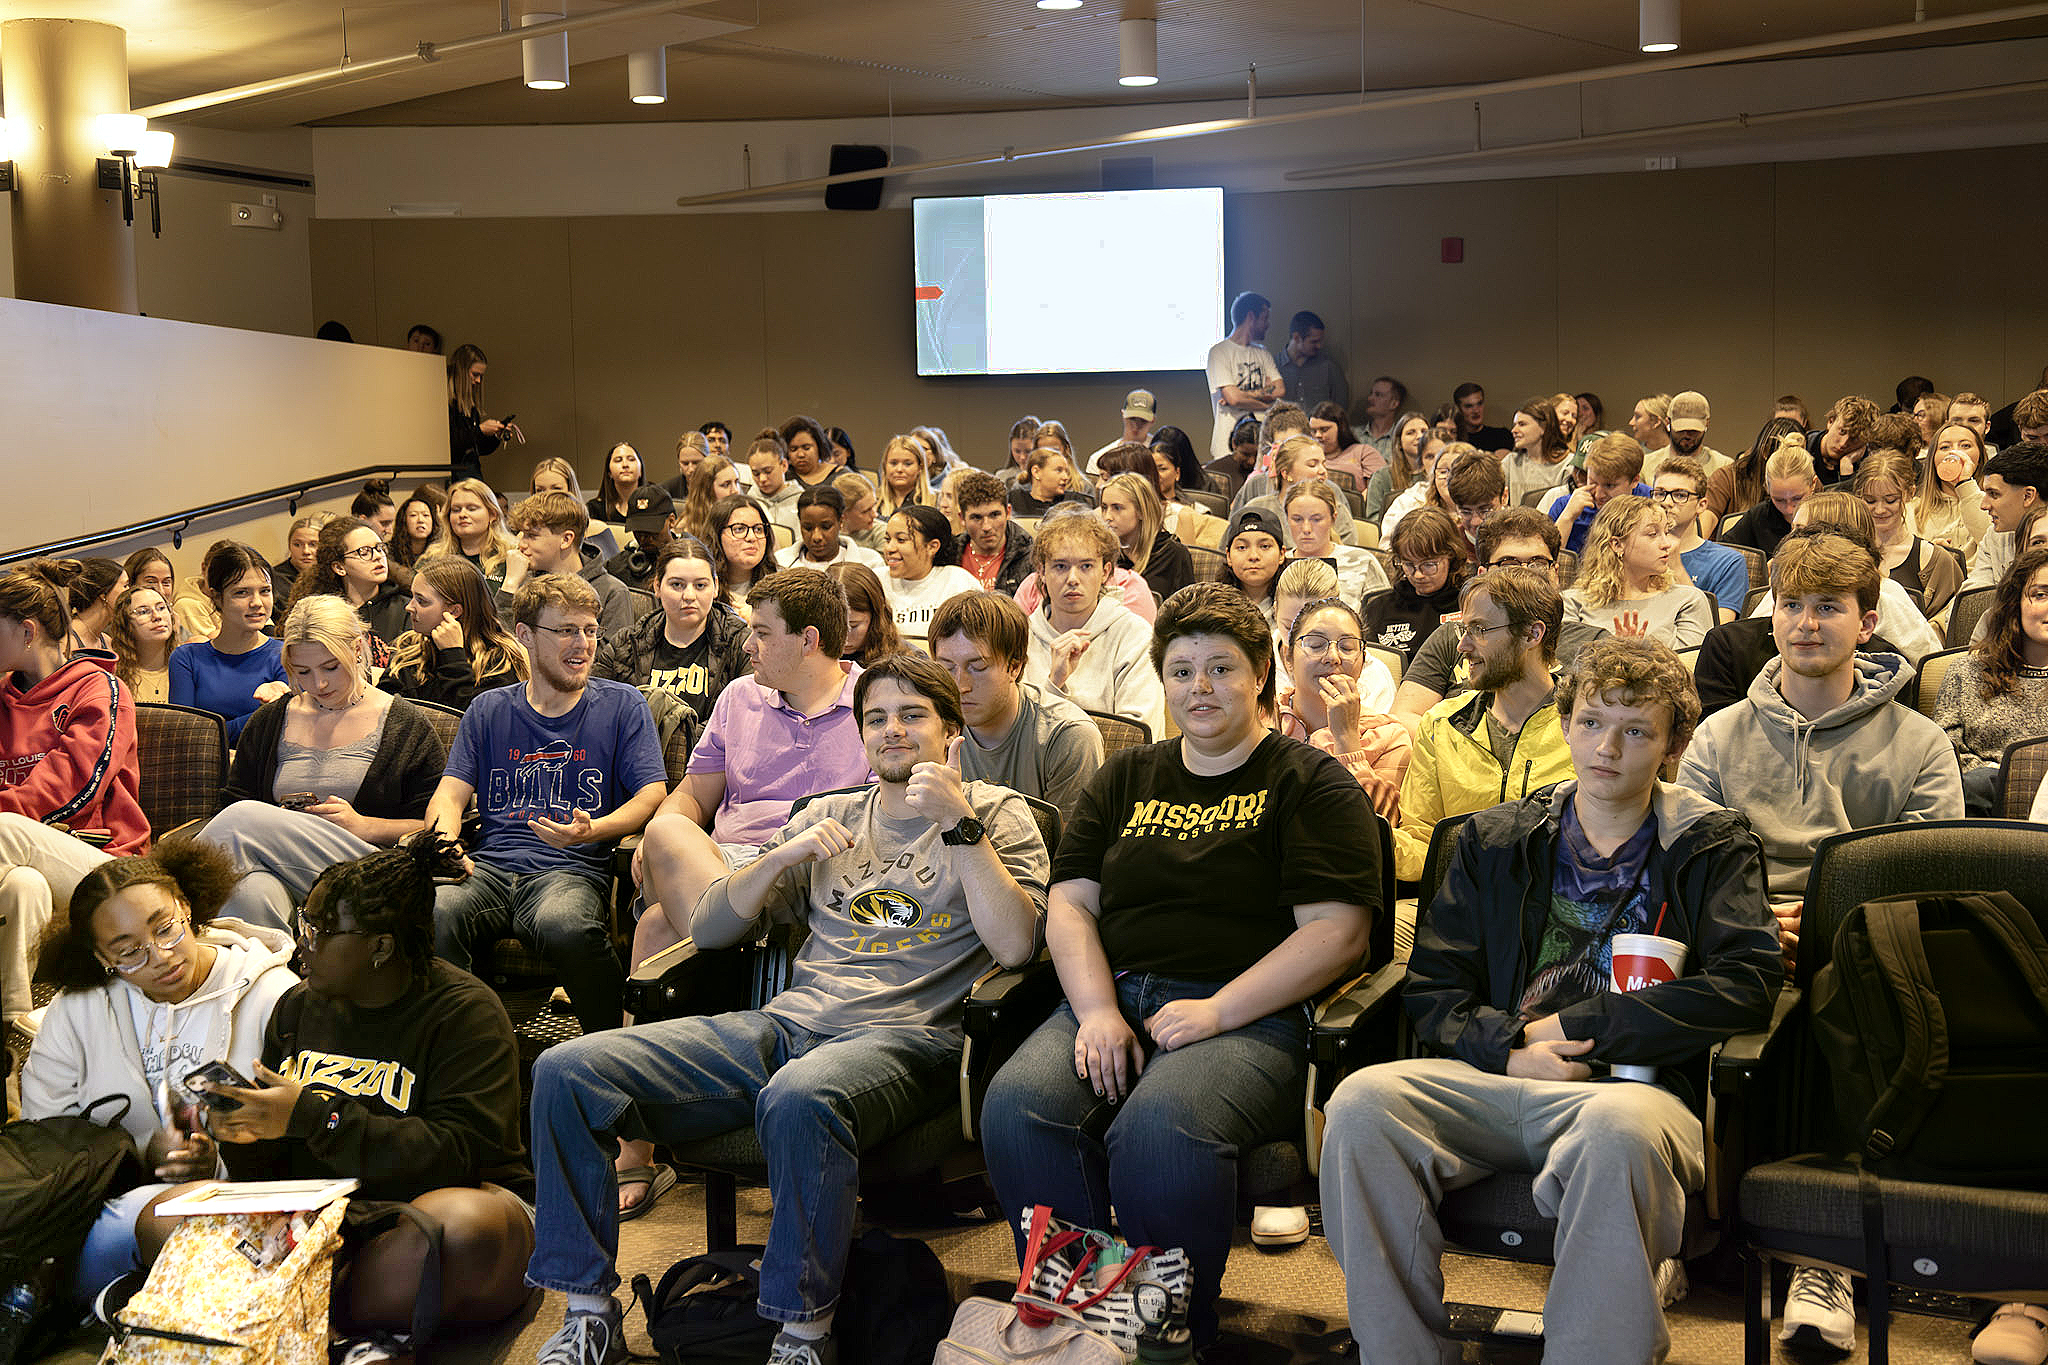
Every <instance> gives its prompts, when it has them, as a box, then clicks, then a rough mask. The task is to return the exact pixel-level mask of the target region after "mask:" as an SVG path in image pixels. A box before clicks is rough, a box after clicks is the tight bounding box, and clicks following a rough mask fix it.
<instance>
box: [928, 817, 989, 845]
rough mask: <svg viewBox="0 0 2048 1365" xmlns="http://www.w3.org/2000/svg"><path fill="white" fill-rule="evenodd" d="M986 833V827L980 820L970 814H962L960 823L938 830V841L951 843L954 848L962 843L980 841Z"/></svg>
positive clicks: (976, 842)
mask: <svg viewBox="0 0 2048 1365" xmlns="http://www.w3.org/2000/svg"><path fill="white" fill-rule="evenodd" d="M986 833H988V829H987V827H986V826H984V825H983V824H982V823H981V821H979V820H977V819H975V818H974V817H973V816H971V815H968V816H963V817H962V818H961V821H960V823H959V824H957V825H955V826H953V828H951V829H942V830H940V831H939V842H940V843H942V844H951V845H953V846H954V847H955V848H958V847H959V846H960V845H962V844H978V843H980V842H981V836H982V835H984V834H986Z"/></svg>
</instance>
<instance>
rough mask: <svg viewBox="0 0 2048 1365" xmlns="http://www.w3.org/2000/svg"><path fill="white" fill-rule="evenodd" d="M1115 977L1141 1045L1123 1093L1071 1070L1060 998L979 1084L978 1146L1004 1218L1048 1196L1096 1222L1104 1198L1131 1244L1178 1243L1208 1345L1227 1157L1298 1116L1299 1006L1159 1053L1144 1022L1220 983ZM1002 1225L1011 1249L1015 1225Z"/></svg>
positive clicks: (1196, 1329) (1226, 1200) (1069, 1215)
mask: <svg viewBox="0 0 2048 1365" xmlns="http://www.w3.org/2000/svg"><path fill="white" fill-rule="evenodd" d="M1116 984H1117V1004H1118V1005H1119V1006H1120V1007H1121V1009H1122V1011H1123V1016H1124V1019H1125V1021H1126V1022H1127V1023H1129V1024H1130V1026H1131V1028H1132V1029H1133V1030H1135V1031H1136V1033H1137V1035H1138V1037H1139V1039H1140V1040H1141V1041H1145V1042H1146V1049H1147V1051H1146V1057H1145V1070H1144V1072H1143V1074H1142V1075H1140V1076H1139V1077H1138V1083H1137V1085H1136V1086H1135V1087H1134V1088H1133V1089H1132V1091H1131V1093H1130V1095H1129V1096H1128V1097H1126V1098H1125V1100H1124V1101H1123V1103H1121V1104H1118V1105H1111V1104H1109V1103H1108V1102H1107V1101H1105V1100H1103V1099H1102V1098H1100V1097H1099V1096H1097V1095H1096V1094H1095V1092H1094V1090H1093V1089H1092V1088H1091V1087H1090V1085H1089V1083H1088V1082H1087V1081H1085V1080H1083V1079H1081V1078H1080V1077H1079V1076H1077V1075H1076V1074H1075V1071H1074V1035H1075V1033H1076V1032H1077V1031H1078V1029H1079V1025H1078V1024H1077V1023H1076V1021H1075V1019H1074V1011H1073V1009H1072V1007H1071V1006H1068V1005H1061V1006H1060V1007H1059V1009H1058V1010H1056V1011H1054V1013H1053V1016H1052V1018H1050V1019H1048V1020H1046V1021H1045V1023H1044V1024H1042V1025H1041V1026H1040V1027H1039V1029H1038V1031H1037V1032H1036V1033H1034V1034H1032V1035H1031V1037H1029V1038H1028V1039H1026V1040H1025V1042H1024V1045H1023V1046H1022V1047H1020V1048H1019V1049H1017V1054H1016V1055H1015V1056H1014V1057H1012V1058H1010V1060H1009V1061H1008V1062H1007V1063H1005V1064H1004V1066H1003V1069H1002V1070H1001V1071H999V1072H997V1073H996V1078H995V1080H994V1081H993V1082H992V1083H991V1084H990V1086H989V1091H988V1099H987V1102H986V1103H985V1104H984V1105H983V1106H982V1119H981V1127H982V1140H981V1145H982V1151H983V1153H984V1154H985V1155H986V1156H987V1158H988V1172H989V1177H990V1179H991V1180H993V1181H994V1183H995V1187H996V1195H997V1198H998V1199H999V1200H1000V1201H1001V1205H1002V1209H1003V1213H1004V1215H1005V1216H1006V1217H1008V1218H1010V1219H1012V1220H1013V1221H1014V1220H1015V1219H1016V1217H1017V1216H1018V1214H1019V1213H1020V1212H1021V1211H1022V1210H1023V1209H1025V1208H1028V1207H1029V1206H1031V1205H1033V1204H1047V1205H1050V1206H1051V1208H1052V1211H1053V1212H1054V1213H1055V1214H1057V1215H1058V1216H1059V1217H1061V1218H1064V1219H1066V1220H1067V1221H1068V1222H1070V1223H1079V1224H1081V1225H1083V1226H1085V1227H1091V1228H1103V1229H1107V1228H1108V1227H1109V1226H1110V1211H1111V1208H1112V1207H1114V1209H1115V1212H1116V1220H1117V1229H1118V1231H1119V1232H1121V1233H1122V1235H1123V1238H1124V1240H1125V1241H1127V1242H1129V1243H1131V1244H1132V1245H1133V1246H1138V1245H1151V1246H1157V1247H1181V1248H1183V1249H1184V1250H1186V1252H1187V1254H1188V1268H1189V1271H1190V1273H1191V1275H1192V1277H1193V1283H1192V1284H1191V1286H1190V1301H1189V1305H1188V1325H1189V1327H1190V1328H1191V1329H1192V1331H1193V1333H1194V1337H1195V1341H1196V1343H1197V1344H1199V1345H1207V1344H1208V1343H1209V1342H1210V1341H1211V1340H1213V1339H1214V1338H1215V1335H1216V1328H1217V1322H1216V1297H1217V1295H1218V1294H1219V1293H1220V1292H1221V1289H1222V1284H1223V1263H1224V1261H1225V1260H1227V1259H1228V1258H1229V1255H1230V1234H1231V1229H1232V1227H1233V1226H1234V1224H1235V1222H1236V1219H1237V1164H1238V1158H1239V1156H1240V1155H1241V1154H1242V1153H1244V1152H1245V1151H1246V1150H1248V1149H1250V1148H1252V1147H1256V1146H1258V1145H1259V1144H1260V1143H1263V1142H1269V1141H1272V1140H1274V1139H1277V1138H1281V1137H1284V1136H1286V1135H1287V1134H1289V1133H1292V1132H1298V1131H1300V1128H1301V1112H1302V1110H1301V1103H1302V1087H1303V1085H1304V1084H1305V1083H1306V1080H1307V1075H1308V1049H1307V1040H1308V1014H1307V1011H1306V1010H1304V1009H1303V1008H1302V1007H1301V1006H1299V1005H1296V1006H1293V1007H1291V1008H1288V1009H1285V1010H1281V1011H1279V1012H1278V1013H1276V1014H1269V1015H1267V1016H1266V1017H1265V1018H1263V1019H1259V1020H1256V1021H1254V1022H1253V1023H1250V1024H1247V1025H1246V1026H1245V1027H1243V1028H1241V1029H1236V1030H1233V1031H1232V1032H1229V1033H1224V1034H1219V1035H1217V1036H1216V1037H1214V1038H1205V1039H1203V1040H1202V1041H1201V1042H1199V1043H1192V1044H1190V1045H1188V1046H1187V1047H1181V1048H1175V1049H1174V1050H1173V1051H1171V1052H1160V1051H1157V1050H1155V1049H1153V1048H1152V1047H1151V1045H1150V1042H1149V1040H1146V1037H1145V1025H1144V1021H1145V1020H1146V1019H1147V1018H1149V1017H1150V1016H1151V1015H1153V1014H1154V1013H1156V1012H1157V1011H1158V1010H1159V1008H1160V1007H1161V1006H1162V1005H1165V1004H1167V1003H1168V1002H1169V1001H1173V1000H1184V999H1189V998H1197V999H1206V998H1207V997H1208V996H1211V995H1214V994H1215V993H1216V991H1217V990H1218V989H1219V988H1220V985H1221V983H1219V982H1206V981H1203V982H1198V981H1178V980H1174V979H1172V978H1169V977H1163V976H1155V975H1152V974H1150V973H1145V972H1125V973H1123V974H1122V975H1120V976H1119V977H1118V978H1117V983H1116ZM1013 1230H1015V1231H1017V1235H1018V1242H1019V1245H1018V1255H1019V1257H1021V1256H1022V1255H1023V1245H1022V1240H1023V1234H1022V1232H1021V1230H1016V1229H1014V1228H1013Z"/></svg>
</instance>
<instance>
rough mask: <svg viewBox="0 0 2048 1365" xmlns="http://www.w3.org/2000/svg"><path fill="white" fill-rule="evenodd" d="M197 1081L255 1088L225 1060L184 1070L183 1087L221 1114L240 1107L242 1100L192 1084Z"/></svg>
mask: <svg viewBox="0 0 2048 1365" xmlns="http://www.w3.org/2000/svg"><path fill="white" fill-rule="evenodd" d="M199 1081H203V1082H205V1083H206V1085H207V1086H216V1085H231V1086H233V1087H235V1088H236V1089H237V1090H254V1089H255V1088H256V1087H255V1086H253V1085H251V1084H250V1083H249V1082H248V1081H247V1080H246V1079H245V1078H244V1077H243V1076H242V1074H241V1073H240V1072H239V1071H236V1070H235V1069H234V1068H233V1067H231V1066H229V1065H228V1064H227V1063H226V1062H208V1063H207V1064H206V1065H205V1066H202V1067H200V1068H199V1069H198V1070H197V1071H188V1072H186V1073H185V1088H186V1089H187V1090H190V1091H191V1092H192V1093H193V1094H195V1095H197V1096H199V1097H200V1098H201V1099H202V1100H204V1101H205V1102H206V1107H207V1108H209V1109H214V1110H218V1111H219V1112H221V1113H223V1114H232V1113H233V1112H234V1111H235V1110H237V1109H240V1108H241V1107H242V1102H241V1101H240V1100H238V1099H235V1098H233V1097H232V1096H228V1095H223V1094H220V1093H219V1092H218V1091H215V1090H212V1089H201V1088H200V1086H198V1085H196V1084H194V1082H199Z"/></svg>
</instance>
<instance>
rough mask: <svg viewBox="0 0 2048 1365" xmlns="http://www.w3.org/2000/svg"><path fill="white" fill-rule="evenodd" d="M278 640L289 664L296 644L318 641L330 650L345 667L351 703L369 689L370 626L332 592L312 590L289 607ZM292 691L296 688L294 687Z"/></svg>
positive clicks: (287, 673)
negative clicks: (288, 612) (312, 591)
mask: <svg viewBox="0 0 2048 1365" xmlns="http://www.w3.org/2000/svg"><path fill="white" fill-rule="evenodd" d="M277 639H278V643H280V644H281V645H283V646H284V651H283V652H284V656H285V659H286V662H287V665H288V664H289V661H290V657H291V652H292V649H293V647H294V646H296V645H318V646H319V647H320V648H322V649H324V650H326V651H327V652H328V653H329V654H332V655H333V656H334V658H335V661H336V662H338V663H339V664H340V665H341V666H342V667H343V668H344V669H346V670H347V671H348V675H349V687H348V704H349V705H350V706H354V705H355V704H356V703H357V702H359V701H361V700H362V699H363V694H364V693H365V692H367V691H369V689H370V627H369V626H368V625H367V624H366V623H365V622H364V621H363V618H362V617H360V616H358V615H357V614H356V610H355V608H354V607H351V606H350V605H349V604H348V602H347V601H346V600H345V599H343V598H340V597H336V596H335V595H334V594H333V593H324V592H323V593H314V594H313V595H311V596H309V597H304V598H301V599H300V600H299V604H298V605H297V606H295V607H293V608H292V610H291V615H289V616H287V617H285V618H284V628H283V629H282V630H280V631H278V633H277ZM290 680H291V679H290V669H289V667H287V669H286V682H287V683H289V682H290ZM292 690H293V691H294V692H296V691H298V690H299V689H298V688H297V687H293V688H292Z"/></svg>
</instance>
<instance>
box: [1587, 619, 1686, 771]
mask: <svg viewBox="0 0 2048 1365" xmlns="http://www.w3.org/2000/svg"><path fill="white" fill-rule="evenodd" d="M1556 696H1557V715H1558V719H1559V720H1561V721H1563V722H1564V723H1565V724H1566V725H1569V724H1571V719H1572V711H1573V709H1574V708H1575V707H1576V706H1577V705H1578V704H1579V702H1581V701H1583V700H1585V699H1587V698H1589V697H1594V698H1598V699H1599V700H1601V701H1603V702H1605V703H1607V704H1608V705H1610V706H1641V707H1644V708H1653V707H1658V706H1662V707H1665V708H1667V709H1668V711H1669V713H1670V725H1669V728H1668V732H1667V733H1666V735H1665V748H1666V750H1667V751H1669V750H1671V749H1675V748H1677V747H1678V746H1680V745H1682V744H1684V743H1685V742H1686V741H1688V740H1690V739H1691V738H1692V732H1693V727H1694V726H1696V725H1698V724H1699V723H1700V694H1699V689H1698V688H1697V687H1695V686H1694V684H1693V680H1692V672H1691V670H1689V669H1687V668H1686V666H1685V663H1684V661H1683V660H1681V659H1680V658H1679V657H1678V655H1677V654H1675V653H1673V652H1672V650H1671V648H1670V647H1669V646H1668V645H1665V644H1663V643H1662V642H1660V641H1657V640H1651V639H1647V638H1645V639H1616V638H1612V637H1609V638H1605V639H1600V640H1596V641H1594V642H1593V643H1592V644H1589V645H1587V646H1586V647H1585V648H1583V649H1581V650H1580V651H1579V652H1578V653H1577V654H1576V655H1574V656H1573V658H1572V661H1571V663H1570V664H1569V665H1567V666H1566V667H1565V670H1564V673H1563V674H1562V675H1561V676H1560V677H1559V678H1558V680H1557V692H1556Z"/></svg>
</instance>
